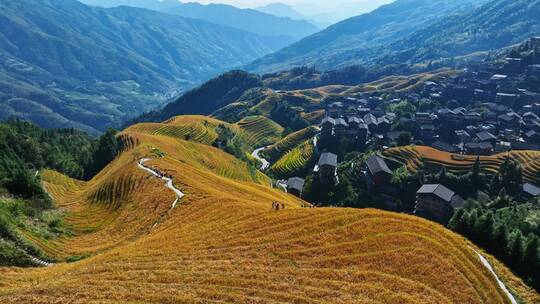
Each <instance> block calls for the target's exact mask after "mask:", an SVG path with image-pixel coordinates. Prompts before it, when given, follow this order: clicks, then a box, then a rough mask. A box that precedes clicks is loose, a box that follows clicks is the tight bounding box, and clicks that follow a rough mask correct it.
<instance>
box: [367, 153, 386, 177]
mask: <svg viewBox="0 0 540 304" xmlns="http://www.w3.org/2000/svg"><path fill="white" fill-rule="evenodd" d="M366 164H367V167H368V170H369V172H370V173H371V174H372V175H375V174H377V173H381V172H384V173H388V174H392V170H390V168H388V165H387V164H386V162H385V161H384V159H383V158H382V157H380V156H372V157H370V158H368V160H366Z"/></svg>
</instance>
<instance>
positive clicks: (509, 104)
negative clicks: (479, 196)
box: [286, 38, 540, 222]
mask: <svg viewBox="0 0 540 304" xmlns="http://www.w3.org/2000/svg"><path fill="white" fill-rule="evenodd" d="M538 50H540V38H532V39H530V40H529V41H527V42H526V43H524V44H523V45H521V46H520V47H519V48H517V49H512V50H510V51H506V52H504V53H501V54H498V56H500V57H499V58H496V59H493V60H491V61H489V62H479V63H470V64H468V65H467V66H466V67H465V68H463V69H462V70H460V71H459V72H457V73H454V74H448V76H445V77H441V78H439V79H437V80H428V81H425V82H423V83H422V84H421V85H419V86H418V87H417V88H416V89H415V90H412V91H411V90H409V91H403V92H399V91H392V92H391V93H388V92H385V91H379V90H374V91H367V92H361V93H357V94H348V95H343V94H341V95H329V96H327V97H325V98H323V99H322V100H321V102H320V104H315V105H311V106H310V107H311V108H310V110H312V111H316V110H324V117H323V118H322V120H321V121H320V125H319V130H320V132H319V134H318V135H317V137H316V141H315V142H316V147H315V148H316V150H317V151H318V152H319V158H318V161H317V163H316V164H315V165H314V166H313V170H312V172H307V174H306V175H310V176H312V178H315V179H316V183H317V184H320V185H322V186H321V187H322V189H325V188H326V189H327V190H328V191H332V189H334V188H335V187H338V186H336V185H338V184H339V183H340V178H339V176H340V174H338V168H339V167H340V164H341V163H350V164H348V165H349V166H359V165H360V166H361V170H360V178H361V179H362V183H364V184H365V188H363V189H362V190H363V191H360V192H361V193H364V194H366V195H369V194H373V193H379V194H380V196H381V197H382V200H383V201H384V204H383V205H384V206H383V207H384V208H387V209H391V210H400V209H401V210H402V211H403V210H406V211H408V212H412V213H415V214H418V215H423V216H426V217H428V218H432V219H435V220H437V221H441V222H447V221H448V220H449V219H450V217H451V215H452V211H453V209H454V208H456V207H461V206H462V205H463V203H464V198H463V197H461V196H460V195H459V194H458V193H457V192H459V191H458V190H459V189H449V188H448V187H446V186H444V185H442V184H438V183H434V184H430V183H423V184H419V185H418V188H417V189H416V191H415V193H414V202H410V203H409V205H410V206H409V207H408V208H405V209H403V208H402V207H400V205H402V204H403V202H402V201H401V202H400V200H402V198H400V196H403V193H402V191H399V189H398V188H397V187H396V185H395V183H392V178H393V176H394V175H395V170H396V169H399V166H400V164H396V162H395V160H392V159H391V158H389V157H385V156H384V154H385V153H384V151H386V150H388V149H391V148H392V147H397V146H408V145H417V146H429V147H432V148H434V149H436V150H438V151H443V152H447V153H449V155H451V157H452V158H453V159H454V160H455V161H460V160H462V159H463V157H464V155H467V156H478V157H480V156H482V157H491V156H494V155H500V154H501V153H505V152H508V151H533V150H536V151H537V150H540V93H539V91H540V90H539V88H540V82H539V81H540V61H539V59H540V58H539V57H538ZM351 152H359V153H364V157H363V159H362V162H361V164H359V162H358V161H356V162H350V161H349V160H346V159H344V157H345V155H346V154H348V153H351ZM366 153H368V154H369V157H366V156H365V154H366ZM479 159H480V158H478V160H479ZM392 168H393V169H392ZM439 169H440V168H437V170H439ZM345 170H348V171H351V170H358V169H354V168H346V169H345ZM355 172H357V173H358V171H355ZM356 178H358V177H356ZM313 183H314V182H313V180H311V181H310V184H313ZM305 184H306V176H294V177H291V178H289V179H288V181H287V183H286V186H287V189H288V191H289V192H292V193H294V194H296V195H299V196H303V197H305V198H307V199H310V198H312V197H313V196H312V195H311V194H312V193H310V194H306V195H304V194H305V190H306V189H305ZM328 185H331V186H328ZM309 188H310V190H309V192H313V188H312V186H310V187H309ZM521 192H522V193H520V197H522V198H523V199H530V198H536V197H538V196H539V195H540V187H539V185H535V184H533V183H530V182H525V181H524V182H523V183H522V185H521ZM475 195H476V194H475ZM315 197H316V196H315ZM370 198H373V196H370ZM314 203H324V202H317V201H314Z"/></svg>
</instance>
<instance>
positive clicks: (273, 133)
mask: <svg viewBox="0 0 540 304" xmlns="http://www.w3.org/2000/svg"><path fill="white" fill-rule="evenodd" d="M237 125H238V126H239V127H240V128H241V129H242V130H244V131H245V133H246V134H247V143H248V145H250V146H252V147H262V146H265V145H267V144H270V143H275V142H277V141H278V140H280V138H281V134H282V133H283V127H282V126H280V125H279V124H277V123H276V122H274V121H273V120H271V119H269V118H266V117H263V116H251V117H247V118H244V119H242V120H241V121H239V122H238V123H237Z"/></svg>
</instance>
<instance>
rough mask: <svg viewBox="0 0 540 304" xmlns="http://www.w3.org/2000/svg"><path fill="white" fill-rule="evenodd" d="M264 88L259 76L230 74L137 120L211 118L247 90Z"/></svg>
mask: <svg viewBox="0 0 540 304" xmlns="http://www.w3.org/2000/svg"><path fill="white" fill-rule="evenodd" d="M259 86H262V81H261V79H260V77H259V76H258V75H255V74H250V73H247V72H244V71H231V72H228V73H225V74H223V75H221V76H219V77H216V78H214V79H212V80H210V81H208V82H206V83H205V84H203V85H202V86H200V87H198V88H195V89H193V90H191V91H189V92H187V93H186V94H184V95H182V96H181V97H179V98H178V99H177V100H175V101H173V102H171V103H170V104H168V105H167V106H166V107H165V108H163V109H162V110H158V111H153V112H150V113H147V114H144V115H142V116H141V117H139V118H137V119H136V120H135V122H141V121H155V122H159V121H163V120H166V119H168V118H170V117H173V116H176V115H184V114H199V115H210V114H212V113H213V112H214V111H216V110H218V109H220V108H222V107H224V106H227V105H228V104H229V103H231V102H233V101H236V100H237V99H238V98H240V97H241V96H242V95H243V94H244V93H245V92H246V91H247V90H249V89H252V88H255V87H259Z"/></svg>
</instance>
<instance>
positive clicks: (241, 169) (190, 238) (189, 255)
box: [0, 130, 540, 304]
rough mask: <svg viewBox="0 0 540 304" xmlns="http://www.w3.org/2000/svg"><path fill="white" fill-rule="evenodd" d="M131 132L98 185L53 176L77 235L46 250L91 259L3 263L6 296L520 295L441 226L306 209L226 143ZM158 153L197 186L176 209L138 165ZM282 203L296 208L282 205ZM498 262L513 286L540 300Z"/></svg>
mask: <svg viewBox="0 0 540 304" xmlns="http://www.w3.org/2000/svg"><path fill="white" fill-rule="evenodd" d="M123 134H128V135H130V136H132V137H133V138H134V139H135V142H137V143H138V145H137V146H136V147H133V148H132V149H130V150H127V151H125V152H123V153H122V155H121V156H120V157H118V158H117V159H115V160H114V161H113V162H112V163H111V164H110V165H109V166H107V167H106V168H105V169H104V170H103V171H102V172H101V173H100V174H99V175H98V176H96V177H95V178H94V179H93V180H91V181H90V182H87V183H83V182H79V181H75V180H72V179H69V178H66V177H64V176H62V175H59V174H57V173H54V172H47V174H44V180H45V183H46V188H47V189H48V190H49V191H50V192H51V194H52V195H53V197H54V198H55V203H56V204H57V205H58V206H59V207H60V208H62V209H63V210H65V212H66V221H68V223H69V224H70V225H71V227H73V228H74V231H75V232H76V233H75V235H74V236H71V237H66V238H64V239H61V240H56V241H55V242H54V244H50V243H48V242H42V243H40V242H37V243H38V245H41V246H42V247H43V248H44V249H47V250H48V253H49V254H51V255H53V256H55V257H59V258H61V257H66V256H75V255H83V254H86V253H90V254H91V256H90V257H89V258H86V259H84V260H81V261H78V262H75V263H58V264H56V265H55V266H52V267H47V268H36V269H18V268H0V303H75V304H77V303H400V304H401V303H455V304H461V303H508V298H507V297H506V295H505V294H504V293H503V292H502V290H501V289H500V288H499V286H498V285H497V282H496V280H495V279H494V277H493V275H492V274H491V273H490V272H489V271H488V270H487V269H486V268H485V267H484V266H483V265H482V264H481V262H480V260H479V258H478V256H477V255H476V253H475V252H474V250H473V249H477V248H476V247H474V245H472V244H471V243H469V242H468V241H467V240H465V239H464V238H462V237H460V236H458V235H456V234H454V233H452V232H451V231H449V230H447V229H445V228H444V227H442V226H440V225H438V224H435V223H432V222H428V221H426V220H423V219H420V218H417V217H412V216H408V215H401V214H394V213H388V212H383V211H376V210H358V209H344V208H320V209H305V208H301V206H302V205H303V201H301V200H299V199H298V198H296V197H294V196H292V195H289V194H287V193H284V192H282V191H278V190H275V189H272V188H270V187H269V186H268V185H269V179H268V178H267V177H265V176H264V175H262V174H260V173H258V175H257V176H253V175H252V172H250V171H249V170H248V167H247V166H246V165H245V164H244V163H242V162H241V161H239V160H237V159H235V158H234V157H232V156H231V155H229V154H226V153H223V152H222V151H220V150H218V149H215V148H213V147H210V146H208V145H203V144H199V143H195V142H188V141H185V140H172V138H171V137H167V136H156V135H152V134H151V133H143V132H139V131H132V130H130V131H125V132H124V133H123ZM154 148H157V149H159V150H160V151H162V152H163V154H164V155H165V156H164V157H162V158H155V159H152V160H151V161H148V164H147V165H148V166H152V167H157V168H160V170H161V171H164V172H166V173H167V174H170V175H172V176H174V178H173V180H174V183H175V185H178V188H180V189H182V191H183V192H185V194H186V196H185V197H184V198H183V199H182V202H181V203H180V204H179V205H178V206H177V207H176V208H174V209H172V210H171V209H170V202H171V201H173V200H174V194H173V193H172V192H171V191H164V188H163V181H162V180H159V179H158V178H155V177H152V176H150V175H148V174H145V172H143V170H139V169H138V168H137V165H136V161H137V160H138V159H140V158H141V157H146V156H148V155H149V154H150V153H151V151H152V150H153V149H154ZM224 172H226V173H224ZM274 201H279V202H281V203H283V204H284V205H285V209H284V210H280V211H273V210H272V209H271V204H272V202H274ZM112 202H114V203H112ZM160 219H162V220H161V221H160V222H159V225H157V226H156V227H155V229H153V228H152V227H153V226H154V224H155V223H156V221H157V220H160ZM471 248H473V249H471ZM490 261H492V262H493V264H494V266H495V268H496V270H497V271H499V274H504V277H503V279H505V280H507V282H511V284H508V285H509V286H510V288H511V289H512V290H513V291H520V292H521V293H520V296H524V295H526V298H527V299H528V300H529V301H528V302H529V303H538V302H539V301H540V298H539V297H538V295H537V294H536V293H534V292H533V291H531V290H530V289H528V288H527V287H526V286H525V285H524V284H523V283H522V282H521V281H520V280H519V279H518V278H516V277H514V276H513V275H512V274H511V273H510V272H508V270H507V269H506V268H504V267H503V266H502V265H501V264H500V263H498V262H497V261H495V260H494V259H492V258H490Z"/></svg>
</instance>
